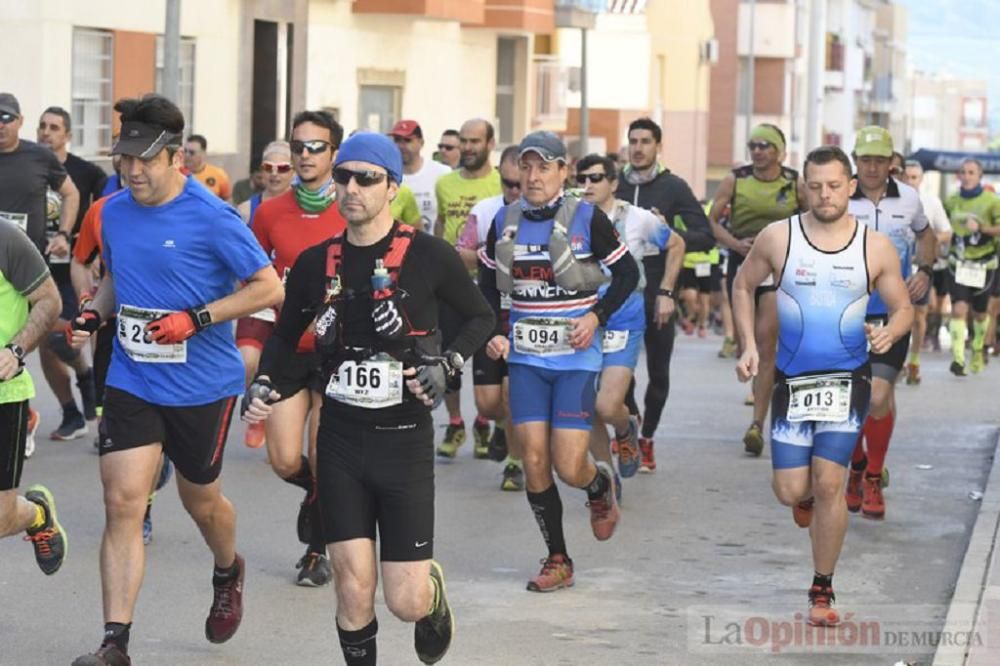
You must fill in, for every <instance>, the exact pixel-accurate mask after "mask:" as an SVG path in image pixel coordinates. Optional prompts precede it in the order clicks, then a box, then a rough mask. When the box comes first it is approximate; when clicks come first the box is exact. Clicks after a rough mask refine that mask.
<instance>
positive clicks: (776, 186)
mask: <svg viewBox="0 0 1000 666" xmlns="http://www.w3.org/2000/svg"><path fill="white" fill-rule="evenodd" d="M733 174H734V175H735V176H736V183H735V185H734V188H733V207H732V212H731V214H730V219H729V227H730V229H731V230H732V234H733V235H734V236H736V237H737V238H740V239H742V238H753V237H754V236H756V235H757V234H759V233H760V232H761V231H763V230H764V227H766V226H767V225H769V224H771V223H772V222H777V221H778V220H784V219H786V218H789V217H791V216H792V215H794V214H795V213H796V212H797V211H798V210H799V190H798V183H799V174H798V172H797V171H795V170H794V169H789V168H788V167H781V174H780V175H779V176H778V177H777V178H775V179H774V180H758V179H757V178H755V177H754V175H753V165H749V164H748V165H747V166H742V167H740V168H738V169H733Z"/></svg>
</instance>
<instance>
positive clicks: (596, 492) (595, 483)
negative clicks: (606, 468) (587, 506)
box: [584, 469, 609, 500]
mask: <svg viewBox="0 0 1000 666" xmlns="http://www.w3.org/2000/svg"><path fill="white" fill-rule="evenodd" d="M608 486H609V482H608V477H606V476H604V475H603V474H601V470H599V469H598V470H597V474H595V475H594V479H593V480H592V481H591V482H590V483H588V484H587V487H586V488H584V490H586V491H587V498H588V499H592V500H595V499H600V498H602V497H604V494H605V493H606V492H608Z"/></svg>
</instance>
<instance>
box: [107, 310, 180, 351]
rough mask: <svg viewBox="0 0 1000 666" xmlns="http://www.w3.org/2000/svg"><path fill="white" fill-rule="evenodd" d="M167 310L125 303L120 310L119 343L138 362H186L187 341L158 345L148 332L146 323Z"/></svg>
mask: <svg viewBox="0 0 1000 666" xmlns="http://www.w3.org/2000/svg"><path fill="white" fill-rule="evenodd" d="M164 314H167V313H166V312H164V311H162V310H148V309H146V308H137V307H132V306H130V305H123V306H122V307H121V309H120V310H119V311H118V343H119V344H120V345H121V347H122V349H123V350H125V353H126V354H128V356H129V358H131V359H132V360H133V361H136V362H137V363H185V362H187V341H184V342H178V343H177V344H172V345H158V344H156V343H155V342H153V341H152V339H150V337H149V334H148V333H147V332H146V324H148V323H149V322H151V321H153V320H154V319H156V318H157V317H160V316H162V315H164Z"/></svg>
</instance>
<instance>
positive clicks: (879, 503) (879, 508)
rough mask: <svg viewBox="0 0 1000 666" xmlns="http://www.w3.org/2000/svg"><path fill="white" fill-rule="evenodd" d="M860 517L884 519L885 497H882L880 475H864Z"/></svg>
mask: <svg viewBox="0 0 1000 666" xmlns="http://www.w3.org/2000/svg"><path fill="white" fill-rule="evenodd" d="M861 515H862V516H864V517H865V518H871V519H872V520H882V519H883V518H885V497H884V496H883V495H882V475H881V474H865V481H864V497H863V498H862V500H861Z"/></svg>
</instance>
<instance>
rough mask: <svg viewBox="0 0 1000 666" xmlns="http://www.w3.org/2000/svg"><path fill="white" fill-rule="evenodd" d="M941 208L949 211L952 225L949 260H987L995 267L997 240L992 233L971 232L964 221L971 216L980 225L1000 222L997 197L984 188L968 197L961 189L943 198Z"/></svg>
mask: <svg viewBox="0 0 1000 666" xmlns="http://www.w3.org/2000/svg"><path fill="white" fill-rule="evenodd" d="M944 210H945V212H946V213H948V220H949V221H950V222H951V229H952V231H953V232H954V233H953V234H952V237H951V250H950V252H949V257H948V260H949V262H950V263H951V264H952V265H954V264H955V263H956V262H957V261H960V260H965V261H979V262H984V261H988V262H990V263H991V264H993V266H992V267H994V268H995V267H996V263H997V260H996V255H997V248H998V247H1000V243H998V242H997V239H996V238H994V237H993V236H987V235H986V234H984V233H976V234H972V233H970V232H969V228H968V226H966V223H967V222H968V220H969V218H970V217H972V216H974V217H976V218H977V219H978V220H979V225H980V226H986V227H995V226H997V225H1000V197H997V195H995V194H993V193H992V192H989V191H987V190H983V191H982V192H980V193H979V194H978V195H976V196H974V197H971V198H969V199H966V198H964V197H963V196H962V195H961V194H960V193H958V192H956V193H955V194H953V195H951V196H950V197H948V198H947V199H946V200H945V202H944Z"/></svg>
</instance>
